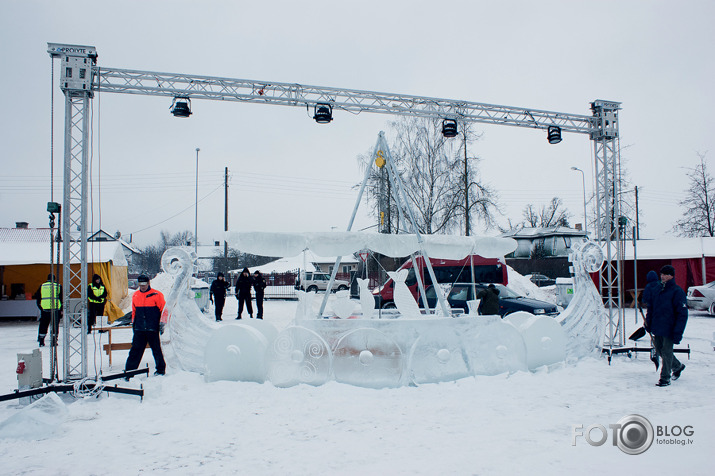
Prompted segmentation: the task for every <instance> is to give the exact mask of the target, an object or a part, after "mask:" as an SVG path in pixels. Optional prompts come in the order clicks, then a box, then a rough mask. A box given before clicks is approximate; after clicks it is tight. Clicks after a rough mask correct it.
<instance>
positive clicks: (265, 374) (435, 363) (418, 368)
mask: <svg viewBox="0 0 715 476" xmlns="http://www.w3.org/2000/svg"><path fill="white" fill-rule="evenodd" d="M293 241H295V243H293V245H291V246H303V244H302V243H301V242H300V239H295V240H293ZM407 241H409V239H407ZM399 243H400V242H399V241H393V242H391V244H390V246H395V247H397V246H398V244H399ZM274 245H275V246H278V244H274ZM333 245H335V246H338V244H337V242H336V243H333ZM333 245H331V246H333ZM440 246H441V245H440ZM572 251H573V253H572V257H571V260H572V261H573V263H574V272H575V279H574V282H575V294H574V298H573V299H572V301H571V303H570V304H569V306H568V308H567V309H566V310H565V311H564V312H563V313H562V315H561V316H559V318H558V319H553V318H551V317H546V316H532V315H530V314H528V313H515V314H513V315H511V316H509V317H507V318H506V319H505V320H502V319H500V318H499V316H477V315H474V314H472V313H470V314H467V315H465V316H463V317H459V318H452V317H439V316H438V315H422V314H421V313H420V311H419V308H418V307H417V303H416V302H415V300H414V298H413V297H412V294H411V293H410V292H409V290H408V289H407V287H406V285H405V282H404V280H405V272H404V271H403V272H400V273H391V274H390V275H391V277H392V278H393V280H394V282H395V302H396V304H397V306H398V309H399V310H400V313H401V316H399V317H397V318H390V319H315V312H314V309H313V299H314V297H315V294H314V293H305V292H302V291H300V292H298V297H299V305H298V308H297V310H296V321H295V322H296V326H293V327H289V328H287V329H285V330H283V331H282V332H280V333H278V332H277V331H276V329H275V328H274V327H273V326H271V325H270V324H268V323H265V322H263V321H252V320H247V321H246V322H245V323H242V324H240V325H231V326H224V327H221V328H219V327H218V326H217V325H215V324H213V322H210V321H209V320H208V319H206V318H205V317H203V315H202V313H201V312H200V311H199V309H198V307H197V305H196V303H195V301H194V299H193V298H192V296H190V294H189V292H188V279H189V277H190V275H191V272H192V270H193V257H192V256H191V255H190V254H189V253H187V252H185V251H183V250H180V249H171V250H168V251H167V252H166V253H165V254H164V256H163V257H162V263H163V266H164V270H165V271H166V272H167V273H170V274H172V275H174V277H175V282H174V286H173V287H172V289H171V291H170V292H169V293H168V299H167V307H166V314H167V315H168V314H170V316H171V317H170V319H169V320H168V323H167V329H166V331H165V332H164V334H163V335H162V344H163V345H164V348H165V354H166V356H167V361H168V362H169V364H170V365H174V366H178V367H180V368H182V369H186V370H192V371H195V372H205V373H206V378H207V380H216V379H231V380H251V381H257V382H261V381H263V380H265V379H266V378H268V379H269V380H270V381H271V382H272V383H273V384H274V385H276V386H279V387H287V386H291V385H297V384H300V383H305V384H309V385H322V384H323V383H325V382H327V381H329V380H331V379H332V380H336V381H338V382H343V383H348V384H352V385H358V386H363V387H373V388H380V387H396V386H400V385H408V384H416V385H417V384H423V383H429V382H440V381H448V380H454V379H458V378H461V377H464V376H467V375H497V374H501V373H505V372H517V371H525V370H527V369H535V368H537V367H539V366H541V365H548V364H552V363H554V362H559V361H561V360H562V359H563V358H564V355H565V356H566V358H567V359H568V360H575V359H578V358H580V357H583V356H585V355H589V354H590V353H592V352H594V351H595V350H596V349H597V346H598V344H599V342H600V338H601V337H602V335H603V326H604V321H605V319H604V317H605V310H604V308H603V305H602V303H601V299H600V296H599V294H598V292H597V291H596V289H595V286H594V285H593V282H592V281H591V278H590V276H589V273H590V272H594V271H597V270H598V268H599V267H600V265H601V263H602V261H603V255H602V252H601V250H600V248H599V247H598V246H597V245H595V244H594V243H575V244H574V245H573V248H572ZM360 285H361V289H362V292H361V296H362V297H363V299H362V300H361V303H360V304H361V307H362V309H363V315H364V316H365V317H372V315H373V312H372V311H373V306H374V301H373V297H372V294H371V293H370V292H369V291H368V290H366V289H365V287H366V283H365V282H361V283H360ZM471 304H473V303H470V305H471ZM343 305H344V309H341V306H343ZM332 307H333V310H335V311H336V314H338V315H340V316H343V317H345V316H348V317H349V316H350V314H351V313H352V311H353V310H354V307H355V304H354V303H353V302H352V301H350V300H349V299H347V296H337V298H336V299H335V300H334V302H333V304H332ZM348 307H349V309H348ZM470 308H471V306H470ZM348 311H350V312H348ZM217 329H220V330H217Z"/></svg>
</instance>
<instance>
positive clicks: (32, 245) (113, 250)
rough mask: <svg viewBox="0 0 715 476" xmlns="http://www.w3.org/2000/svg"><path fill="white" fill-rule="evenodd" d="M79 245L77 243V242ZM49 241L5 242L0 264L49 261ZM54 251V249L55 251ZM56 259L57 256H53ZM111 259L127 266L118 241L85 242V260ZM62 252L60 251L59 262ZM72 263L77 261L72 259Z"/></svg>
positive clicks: (116, 263) (1, 251) (43, 262)
mask: <svg viewBox="0 0 715 476" xmlns="http://www.w3.org/2000/svg"><path fill="white" fill-rule="evenodd" d="M77 246H79V243H77ZM50 252H51V250H50V243H49V241H48V242H5V243H3V244H2V246H1V247H0V265H1V266H10V265H24V264H46V263H49V262H50ZM55 253H56V251H55ZM54 259H55V260H56V259H57V256H56V255H55V256H54ZM107 261H111V262H112V263H113V264H114V265H115V266H127V259H126V258H125V256H124V252H123V250H122V245H121V243H119V242H118V241H94V242H88V243H87V262H88V263H105V262H107ZM61 263H62V252H60V264H61ZM72 263H79V260H78V259H73V260H72Z"/></svg>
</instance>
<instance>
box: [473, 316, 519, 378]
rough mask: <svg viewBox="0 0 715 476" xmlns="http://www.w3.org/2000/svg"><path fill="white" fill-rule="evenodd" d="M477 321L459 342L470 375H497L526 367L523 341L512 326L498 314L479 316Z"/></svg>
mask: <svg viewBox="0 0 715 476" xmlns="http://www.w3.org/2000/svg"><path fill="white" fill-rule="evenodd" d="M478 319H479V322H480V323H481V325H480V326H479V327H477V328H473V329H469V331H468V332H466V333H465V335H464V336H463V339H464V340H463V345H464V349H465V352H466V354H467V358H468V361H469V366H470V367H471V369H472V373H473V374H474V375H498V374H501V373H505V372H517V371H520V370H527V365H526V345H524V339H523V338H522V337H521V334H520V333H519V331H518V330H516V328H515V327H514V326H512V325H510V324H508V323H506V322H503V321H502V320H501V319H500V318H499V316H480V317H479V318H478Z"/></svg>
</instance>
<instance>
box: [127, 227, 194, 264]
mask: <svg viewBox="0 0 715 476" xmlns="http://www.w3.org/2000/svg"><path fill="white" fill-rule="evenodd" d="M193 239H194V234H193V233H191V232H190V231H188V230H184V231H180V232H178V233H174V234H173V235H171V234H169V232H168V231H166V230H162V231H161V234H160V236H159V242H158V243H156V244H154V245H149V246H147V247H146V248H143V249H142V250H141V253H142V254H141V256H140V258H139V267H140V268H141V270H142V272H144V273H148V274H151V275H155V274H157V273H158V272H159V271H161V257H162V255H163V254H164V252H165V251H166V250H167V249H169V248H171V247H172V246H189V245H191V243H193Z"/></svg>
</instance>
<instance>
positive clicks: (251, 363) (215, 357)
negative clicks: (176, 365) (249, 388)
mask: <svg viewBox="0 0 715 476" xmlns="http://www.w3.org/2000/svg"><path fill="white" fill-rule="evenodd" d="M267 348H268V341H267V339H266V338H265V337H264V335H263V334H262V333H261V332H259V331H258V330H257V329H255V328H253V327H251V326H249V325H243V324H229V325H224V326H221V327H220V328H219V329H216V330H214V332H213V334H212V335H211V338H210V339H209V341H208V343H207V344H206V349H205V351H204V356H205V357H204V358H205V365H206V373H205V378H206V380H207V381H209V382H211V381H215V380H240V381H243V382H258V383H263V382H264V380H265V378H266V365H265V354H266V349H267Z"/></svg>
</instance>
